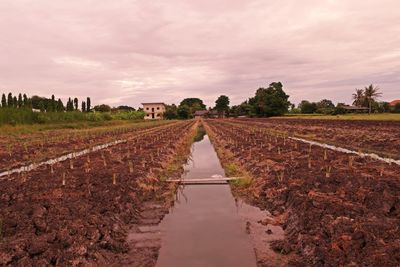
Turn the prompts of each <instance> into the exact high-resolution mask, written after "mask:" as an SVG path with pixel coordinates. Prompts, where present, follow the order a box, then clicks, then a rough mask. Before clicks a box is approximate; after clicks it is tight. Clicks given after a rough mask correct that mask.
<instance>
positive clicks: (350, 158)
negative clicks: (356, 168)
mask: <svg viewBox="0 0 400 267" xmlns="http://www.w3.org/2000/svg"><path fill="white" fill-rule="evenodd" d="M353 162H354V156H350V157H349V168H350V169H352V168H353Z"/></svg>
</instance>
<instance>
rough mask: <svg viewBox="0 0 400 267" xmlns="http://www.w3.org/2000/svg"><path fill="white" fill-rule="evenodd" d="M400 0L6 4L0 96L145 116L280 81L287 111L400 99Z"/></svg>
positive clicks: (15, 0)
mask: <svg viewBox="0 0 400 267" xmlns="http://www.w3.org/2000/svg"><path fill="white" fill-rule="evenodd" d="M399 10H400V1H398V0H351V1H350V0H337V1H335V0H302V1H298V0H279V1H278V0H275V1H272V0H196V1H194V0H191V1H190V0H164V1H148V0H136V1H135V0H101V1H99V0H68V1H65V0H1V1H0V93H1V92H5V93H7V92H13V93H14V94H15V93H19V92H23V93H27V94H28V95H34V94H36V95H41V96H47V97H50V96H51V95H52V94H55V95H56V98H58V97H60V98H62V99H66V98H68V97H69V96H71V97H75V96H76V97H78V98H79V99H82V100H83V99H86V97H87V96H90V97H91V99H92V103H93V104H100V103H105V104H109V105H111V106H118V105H130V106H134V107H138V106H139V105H140V103H142V102H161V101H162V102H165V103H168V104H171V103H176V104H179V102H180V101H181V100H182V99H183V98H186V97H199V98H201V99H203V100H204V102H205V103H206V104H207V106H213V105H214V103H215V100H216V98H217V97H218V96H219V95H221V94H224V95H227V96H229V98H230V100H231V104H240V103H241V102H243V101H244V100H246V99H247V98H249V97H251V96H253V95H254V93H255V91H256V89H257V88H259V87H266V86H268V84H270V83H271V82H274V81H281V82H282V83H283V85H284V90H285V92H286V93H287V94H289V95H290V98H289V100H290V101H291V102H292V103H299V102H300V101H301V100H303V99H308V100H311V101H318V100H320V99H323V98H328V99H331V100H333V101H334V102H335V103H336V102H346V103H350V102H351V94H352V93H353V91H354V90H355V88H363V87H365V86H367V85H369V84H371V83H372V84H374V85H377V86H378V87H379V88H380V90H381V92H382V93H383V96H382V98H381V100H393V99H398V98H400V11H399Z"/></svg>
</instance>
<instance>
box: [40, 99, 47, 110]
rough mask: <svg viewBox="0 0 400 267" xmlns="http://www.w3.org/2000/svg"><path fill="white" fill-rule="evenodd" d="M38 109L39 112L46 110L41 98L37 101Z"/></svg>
mask: <svg viewBox="0 0 400 267" xmlns="http://www.w3.org/2000/svg"><path fill="white" fill-rule="evenodd" d="M39 109H40V111H41V112H45V111H46V108H45V106H44V101H43V100H42V101H40V102H39Z"/></svg>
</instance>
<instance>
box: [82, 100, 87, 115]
mask: <svg viewBox="0 0 400 267" xmlns="http://www.w3.org/2000/svg"><path fill="white" fill-rule="evenodd" d="M85 111H86V102H85V101H82V112H85Z"/></svg>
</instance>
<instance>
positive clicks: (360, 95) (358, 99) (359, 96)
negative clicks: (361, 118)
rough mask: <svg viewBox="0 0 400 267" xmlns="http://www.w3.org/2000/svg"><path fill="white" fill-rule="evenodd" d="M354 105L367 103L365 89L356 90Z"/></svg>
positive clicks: (359, 105) (358, 105)
mask: <svg viewBox="0 0 400 267" xmlns="http://www.w3.org/2000/svg"><path fill="white" fill-rule="evenodd" d="M353 100H354V101H353V105H354V106H356V107H362V106H364V103H365V96H364V91H363V90H362V89H356V92H355V93H354V94H353Z"/></svg>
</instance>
